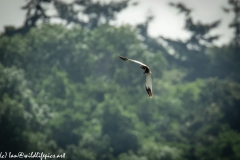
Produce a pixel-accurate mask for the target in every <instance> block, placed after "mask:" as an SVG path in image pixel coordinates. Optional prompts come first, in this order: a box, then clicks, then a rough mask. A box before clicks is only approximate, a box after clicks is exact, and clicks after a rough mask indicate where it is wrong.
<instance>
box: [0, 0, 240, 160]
mask: <svg viewBox="0 0 240 160" xmlns="http://www.w3.org/2000/svg"><path fill="white" fill-rule="evenodd" d="M235 1H236V0H235ZM235 1H234V0H229V4H230V7H232V8H233V9H232V11H234V13H235V16H236V17H238V18H239V14H238V13H239V12H237V11H236V7H238V4H239V3H237V1H236V2H235ZM47 4H53V5H54V6H55V7H56V9H57V13H58V18H60V19H62V20H63V21H66V23H64V24H51V23H48V22H47V21H50V19H51V18H52V17H51V16H49V15H47V13H46V12H45V9H44V7H43V6H44V5H47ZM128 5H133V4H132V2H130V1H122V2H113V1H112V2H110V3H102V2H99V1H92V0H88V1H82V0H77V1H74V2H72V3H64V2H62V1H52V0H38V1H33V0H31V1H29V2H28V3H27V4H26V6H24V9H27V10H28V12H27V17H26V21H25V22H26V23H24V26H23V27H21V28H11V27H7V28H6V30H5V31H4V32H3V33H2V35H1V36H0V75H1V76H0V106H1V107H0V126H1V130H0V135H1V137H2V139H1V141H0V142H1V143H0V151H1V152H11V153H15V154H17V153H18V152H24V153H26V154H28V153H30V152H44V153H50V154H62V153H65V155H66V157H65V158H66V159H69V160H74V159H76V160H78V159H83V160H159V159H161V160H200V159H201V160H202V159H204V160H212V159H222V160H238V159H240V154H239V151H240V125H239V124H240V118H239V117H240V108H239V106H240V77H239V68H240V66H239V65H240V63H239V53H240V52H239V43H238V40H237V39H239V35H238V34H236V35H235V38H234V39H233V40H232V42H231V43H229V44H227V45H224V46H220V47H218V46H214V45H213V43H212V42H213V41H214V40H215V39H217V38H218V36H217V35H216V36H213V37H209V34H208V33H209V31H210V30H214V29H215V28H217V27H218V25H219V24H220V20H216V21H214V22H212V23H210V24H203V23H201V22H198V23H196V22H195V21H194V20H193V18H192V17H191V12H192V11H191V10H190V9H189V8H188V7H186V6H185V5H184V4H181V3H176V4H175V3H171V4H170V5H171V6H173V7H175V8H177V9H179V10H180V12H182V13H185V15H186V21H185V22H186V25H185V29H186V30H187V31H189V32H190V33H191V34H192V35H191V37H190V38H189V39H188V40H187V41H180V40H174V39H167V38H165V37H163V36H161V35H160V36H159V38H153V37H151V36H149V35H148V24H149V23H151V20H152V19H153V18H154V17H153V16H149V17H147V19H146V22H144V23H142V24H139V25H137V26H130V25H122V26H114V25H112V24H111V23H110V22H111V21H112V20H114V18H115V16H116V14H117V13H118V12H120V11H121V10H122V9H124V8H126V7H127V6H128ZM134 5H136V4H135V3H134ZM76 6H78V7H79V6H84V7H83V8H84V9H83V10H78V9H76V8H78V7H76ZM31 10H33V11H31ZM225 10H226V8H225ZM229 11H230V9H229ZM78 14H83V15H85V16H87V17H88V18H87V19H84V18H83V19H82V17H80V18H79V17H78V16H77V15H78ZM53 18H54V17H53ZM41 20H42V22H43V23H40V24H38V23H37V21H41ZM234 22H236V23H237V21H236V19H234ZM70 23H72V24H73V26H72V27H69V26H68V25H69V24H70ZM231 26H233V25H231ZM234 26H235V30H236V33H238V28H237V25H234ZM162 41H164V42H166V43H167V45H163V44H162ZM170 50H173V53H170ZM119 55H122V56H125V57H129V58H131V59H136V60H140V61H142V62H144V63H146V64H148V65H149V66H150V68H151V71H152V73H153V98H152V99H149V97H148V95H147V93H146V92H145V90H144V83H145V76H144V75H143V74H142V71H141V70H140V67H139V66H137V65H136V64H132V63H125V62H123V61H121V60H120V59H119V58H118V56H119Z"/></svg>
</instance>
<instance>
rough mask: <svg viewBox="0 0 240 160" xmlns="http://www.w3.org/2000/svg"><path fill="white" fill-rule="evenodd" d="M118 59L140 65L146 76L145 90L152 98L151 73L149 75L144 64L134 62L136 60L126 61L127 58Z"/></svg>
mask: <svg viewBox="0 0 240 160" xmlns="http://www.w3.org/2000/svg"><path fill="white" fill-rule="evenodd" d="M119 58H121V59H122V60H124V61H131V62H134V63H137V64H140V67H141V69H143V70H144V73H143V74H146V84H145V89H146V91H147V93H148V95H149V97H150V98H152V97H153V94H152V76H151V74H152V73H151V70H150V68H149V67H148V66H147V65H146V64H144V63H142V62H139V61H136V60H132V59H128V58H125V57H122V56H119Z"/></svg>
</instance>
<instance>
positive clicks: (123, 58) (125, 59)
mask: <svg viewBox="0 0 240 160" xmlns="http://www.w3.org/2000/svg"><path fill="white" fill-rule="evenodd" d="M119 58H121V59H122V60H124V61H128V59H127V58H125V57H123V56H119Z"/></svg>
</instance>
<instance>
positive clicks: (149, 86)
mask: <svg viewBox="0 0 240 160" xmlns="http://www.w3.org/2000/svg"><path fill="white" fill-rule="evenodd" d="M145 89H146V91H147V93H148V95H149V97H150V98H152V97H153V94H152V76H151V73H146V84H145Z"/></svg>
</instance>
